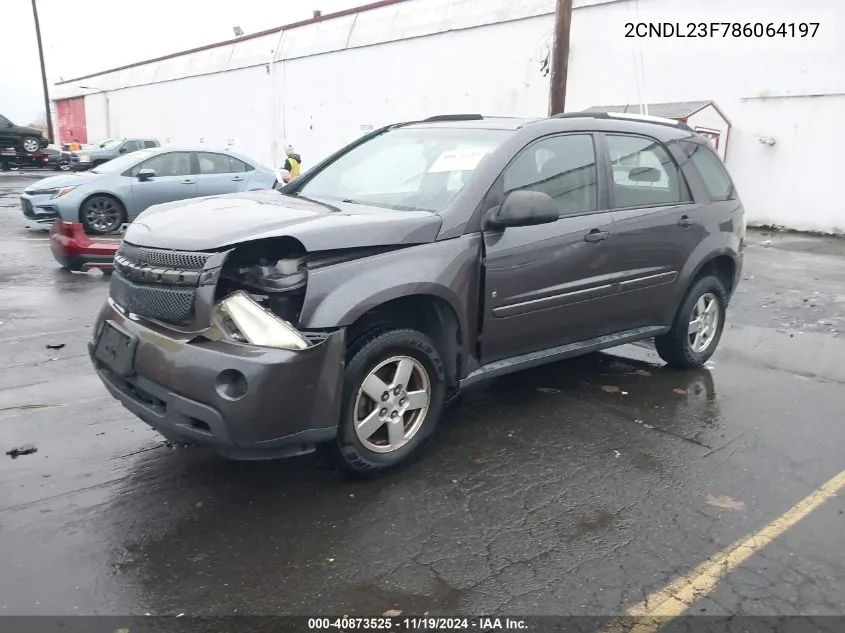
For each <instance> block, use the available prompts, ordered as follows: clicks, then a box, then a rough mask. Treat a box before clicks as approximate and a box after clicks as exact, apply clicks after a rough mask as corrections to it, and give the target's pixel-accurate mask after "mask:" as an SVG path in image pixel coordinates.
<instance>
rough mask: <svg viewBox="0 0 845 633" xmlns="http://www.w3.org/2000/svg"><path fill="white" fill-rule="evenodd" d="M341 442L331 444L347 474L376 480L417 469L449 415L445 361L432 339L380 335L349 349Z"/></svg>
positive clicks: (407, 334) (410, 334)
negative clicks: (445, 414)
mask: <svg viewBox="0 0 845 633" xmlns="http://www.w3.org/2000/svg"><path fill="white" fill-rule="evenodd" d="M342 397H343V401H342V404H341V418H340V424H339V426H338V432H337V437H336V438H335V440H334V441H332V442H330V443H328V444H327V445H325V448H326V449H327V451H328V453H329V455H330V456H331V458H332V459H333V461H334V462H335V463H336V464H337V465H338V466H339V467H340V469H341V470H343V471H344V472H346V473H347V474H350V475H352V476H354V477H361V478H374V477H379V476H383V475H386V474H389V473H392V472H395V471H397V470H399V469H401V468H404V467H406V466H408V465H409V464H411V463H412V462H413V461H414V460H415V459H416V458H417V457H418V456H419V454H420V452H421V450H422V448H423V447H424V445H425V444H426V443H427V440H428V439H429V438H430V437H431V435H432V434H433V433H434V431H435V429H436V428H437V424H438V422H439V421H440V417H441V414H442V413H443V403H444V401H445V398H446V381H445V371H444V367H443V362H442V360H441V358H440V355H439V354H438V352H437V349H436V348H435V346H434V343H432V341H431V339H430V338H429V337H427V336H426V335H425V334H422V333H421V332H417V331H416V330H410V329H401V330H388V331H384V330H380V331H376V332H374V333H372V334H371V335H369V336H366V337H364V338H363V339H362V340H361V341H360V342H358V343H356V344H354V345H353V346H352V348H351V349H350V350H349V357H348V362H347V365H346V369H345V372H344V381H343V396H342Z"/></svg>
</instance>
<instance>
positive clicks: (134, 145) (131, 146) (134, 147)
mask: <svg viewBox="0 0 845 633" xmlns="http://www.w3.org/2000/svg"><path fill="white" fill-rule="evenodd" d="M120 149H122V150H124V153H125V154H128V153H129V152H137V151H138V150H139V149H143V148H142V147H141V141H126V142H125V143H124V144H123V146H122V147H121V148H120Z"/></svg>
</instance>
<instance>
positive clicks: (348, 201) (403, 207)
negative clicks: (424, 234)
mask: <svg viewBox="0 0 845 633" xmlns="http://www.w3.org/2000/svg"><path fill="white" fill-rule="evenodd" d="M341 202H344V203H346V204H358V205H361V206H363V207H379V208H381V209H390V210H392V211H428V212H430V213H434V212H433V211H432V210H431V209H423V208H422V207H409V206H407V205H403V204H387V203H385V202H375V201H369V202H362V201H361V200H352V199H351V198H347V199H346V200H341Z"/></svg>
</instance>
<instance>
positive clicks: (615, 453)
mask: <svg viewBox="0 0 845 633" xmlns="http://www.w3.org/2000/svg"><path fill="white" fill-rule="evenodd" d="M613 456H614V457H622V453H620V452H619V451H613Z"/></svg>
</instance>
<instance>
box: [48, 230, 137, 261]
mask: <svg viewBox="0 0 845 633" xmlns="http://www.w3.org/2000/svg"><path fill="white" fill-rule="evenodd" d="M119 244H120V242H119V241H117V240H115V241H113V242H112V241H105V240H101V241H97V242H94V241H92V240H91V239H90V238H89V237H88V235H86V234H85V229H84V227H83V226H82V225H81V224H79V223H77V222H64V221H62V220H55V221H53V223H52V226H51V227H50V250H51V251H52V253H53V257H54V258H55V260H56V261H57V262H59V263H60V264H61V265H62V266H63V267H64V268H67V269H68V270H81V271H87V270H90V269H92V268H99V269H101V270H104V271H105V270H111V269H112V268H113V266H114V264H113V262H114V254H115V252H116V251H117V247H118V246H119Z"/></svg>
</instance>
